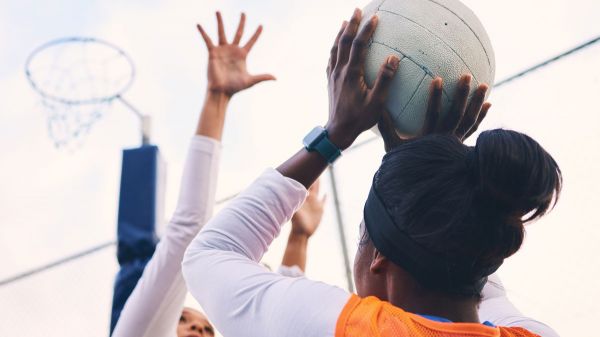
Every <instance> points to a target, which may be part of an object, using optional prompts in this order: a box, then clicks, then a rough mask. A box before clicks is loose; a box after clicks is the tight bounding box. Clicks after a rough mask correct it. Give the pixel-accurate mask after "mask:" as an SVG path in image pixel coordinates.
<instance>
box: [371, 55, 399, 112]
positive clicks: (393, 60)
mask: <svg viewBox="0 0 600 337" xmlns="http://www.w3.org/2000/svg"><path fill="white" fill-rule="evenodd" d="M399 65H400V59H399V58H398V56H396V55H390V56H388V58H387V59H386V61H385V63H384V64H382V65H381V68H380V70H379V74H378V75H377V78H376V79H375V84H374V85H373V89H372V90H371V91H370V93H369V94H370V96H371V97H370V103H371V104H375V105H381V106H383V104H384V103H385V100H386V99H387V95H388V91H389V89H390V87H391V84H392V79H393V78H394V75H395V74H396V71H397V70H398V66H399Z"/></svg>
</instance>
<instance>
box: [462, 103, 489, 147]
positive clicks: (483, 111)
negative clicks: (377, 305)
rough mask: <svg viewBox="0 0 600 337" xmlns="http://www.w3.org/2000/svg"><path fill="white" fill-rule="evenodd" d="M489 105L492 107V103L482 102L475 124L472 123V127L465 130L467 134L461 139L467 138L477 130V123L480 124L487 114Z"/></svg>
mask: <svg viewBox="0 0 600 337" xmlns="http://www.w3.org/2000/svg"><path fill="white" fill-rule="evenodd" d="M491 107H492V103H484V104H483V107H482V108H481V112H480V113H479V116H477V122H475V125H473V127H472V128H471V129H470V130H469V132H467V134H466V135H465V137H464V138H463V139H467V138H469V137H471V135H472V134H473V133H474V132H475V131H477V129H478V128H479V124H481V122H482V121H483V119H484V118H485V116H487V114H488V111H489V110H490V108H491Z"/></svg>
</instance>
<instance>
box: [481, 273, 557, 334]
mask: <svg viewBox="0 0 600 337" xmlns="http://www.w3.org/2000/svg"><path fill="white" fill-rule="evenodd" d="M482 296H483V299H482V301H481V304H480V305H479V318H480V320H481V321H489V322H491V323H493V324H495V325H498V326H508V327H520V328H525V329H527V330H529V331H531V332H533V333H536V334H538V335H540V336H542V337H558V334H557V333H556V331H554V330H553V329H552V328H551V327H549V326H548V325H546V324H544V323H542V322H539V321H537V320H535V319H533V318H530V317H527V316H525V315H523V314H522V313H521V312H520V311H519V309H517V307H515V305H514V304H513V303H512V302H511V301H510V300H509V299H508V297H507V296H506V289H505V288H504V285H503V284H502V281H501V280H500V277H498V275H497V274H493V275H490V276H489V278H488V282H487V283H486V285H485V287H484V288H483V291H482Z"/></svg>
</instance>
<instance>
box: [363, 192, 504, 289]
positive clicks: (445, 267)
mask: <svg viewBox="0 0 600 337" xmlns="http://www.w3.org/2000/svg"><path fill="white" fill-rule="evenodd" d="M364 220H365V227H366V230H367V232H368V234H369V237H370V238H371V240H372V241H373V244H374V245H375V248H377V250H378V251H379V252H380V253H381V254H383V256H385V257H386V258H388V259H389V260H390V261H392V262H394V263H395V264H397V265H398V266H400V267H402V268H403V269H404V270H406V271H407V272H409V273H410V274H411V275H412V276H413V277H414V278H415V279H417V281H419V283H421V284H422V285H424V286H426V287H429V288H433V289H437V290H442V291H446V292H450V293H456V294H461V295H479V294H480V293H481V290H482V289H483V286H484V285H485V283H486V282H487V276H488V275H490V274H492V273H493V272H495V271H496V270H497V269H498V268H499V267H500V265H501V263H500V264H498V265H495V266H491V267H488V268H485V270H482V271H479V273H477V274H476V275H473V270H472V267H473V261H466V260H464V259H452V258H450V257H448V256H444V255H441V254H436V253H434V252H431V251H430V250H428V249H426V248H425V247H423V246H421V245H420V244H419V243H418V242H416V241H414V240H413V239H412V238H411V237H410V235H408V234H407V233H406V232H405V231H404V230H403V229H402V228H401V227H399V226H397V225H396V224H395V223H394V220H393V218H392V216H391V215H390V214H389V213H388V211H387V209H386V208H385V205H384V204H383V202H382V201H381V199H380V197H379V195H377V192H376V191H375V187H374V186H371V191H370V192H369V198H368V199H367V202H366V203H365V209H364Z"/></svg>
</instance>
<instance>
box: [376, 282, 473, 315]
mask: <svg viewBox="0 0 600 337" xmlns="http://www.w3.org/2000/svg"><path fill="white" fill-rule="evenodd" d="M410 279H411V280H410V281H409V280H406V279H405V280H403V281H401V282H395V281H396V280H398V279H397V278H395V279H394V280H392V279H389V280H388V281H389V282H388V287H387V288H388V289H387V295H388V299H387V300H388V301H389V302H390V303H392V304H393V305H395V306H397V307H399V308H402V309H403V310H405V311H407V312H412V313H415V314H422V315H431V316H438V317H442V318H446V319H449V320H451V321H452V322H457V323H458V322H466V323H479V315H478V314H477V306H478V304H479V300H478V299H477V298H475V297H463V296H458V295H449V294H446V293H441V292H438V291H434V290H429V289H425V288H423V287H422V286H421V285H419V284H418V283H417V282H416V281H415V280H414V279H412V277H411V278H410Z"/></svg>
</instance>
